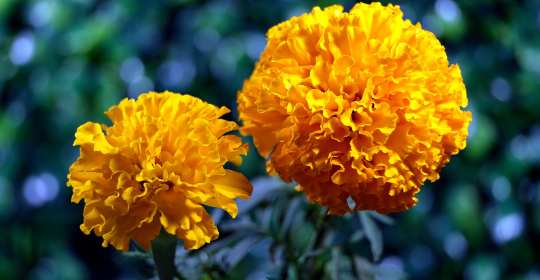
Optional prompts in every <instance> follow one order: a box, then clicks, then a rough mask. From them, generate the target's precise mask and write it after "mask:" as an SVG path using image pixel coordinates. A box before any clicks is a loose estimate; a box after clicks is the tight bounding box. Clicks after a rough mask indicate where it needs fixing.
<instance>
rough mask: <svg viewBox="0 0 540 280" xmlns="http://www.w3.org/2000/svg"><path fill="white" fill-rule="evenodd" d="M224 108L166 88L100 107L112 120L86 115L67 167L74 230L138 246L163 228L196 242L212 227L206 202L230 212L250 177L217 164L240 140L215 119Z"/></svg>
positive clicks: (242, 149)
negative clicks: (77, 224)
mask: <svg viewBox="0 0 540 280" xmlns="http://www.w3.org/2000/svg"><path fill="white" fill-rule="evenodd" d="M228 112H229V110H228V109H227V108H225V107H221V108H218V107H216V106H213V105H211V104H208V103H206V102H203V101H202V100H200V99H198V98H195V97H192V96H189V95H180V94H175V93H170V92H164V93H155V92H150V93H147V94H143V95H141V96H139V97H138V99H136V100H133V99H124V100H123V101H121V102H120V104H119V105H117V106H113V107H111V108H110V109H109V110H108V111H107V112H106V115H107V116H108V118H109V119H110V120H111V121H112V126H106V125H102V124H98V123H92V122H87V123H85V124H83V125H81V126H80V127H79V128H78V129H77V132H76V134H75V142H74V145H77V146H79V147H80V157H79V158H78V159H77V161H75V162H74V163H73V165H72V166H71V167H70V170H69V174H68V186H71V187H72V189H73V195H72V198H71V200H72V202H74V203H79V202H80V201H81V200H84V202H85V207H84V221H83V223H82V225H81V230H82V231H83V232H84V233H86V234H90V232H92V231H93V232H94V233H95V234H96V235H98V236H101V237H102V238H103V246H107V245H109V244H111V245H112V246H114V247H115V248H117V249H118V250H127V249H128V246H129V241H130V240H135V241H137V242H138V243H139V244H140V245H141V246H143V247H145V248H146V249H148V248H149V246H150V242H151V241H152V240H153V239H154V238H155V237H156V236H157V235H158V234H159V232H160V230H161V229H164V230H165V231H167V232H168V233H170V234H172V235H176V236H177V237H178V238H180V239H182V240H183V241H184V247H185V248H187V249H196V248H199V247H201V246H202V245H204V244H206V243H209V242H210V241H212V240H213V239H215V238H217V236H218V234H219V232H218V229H217V228H216V226H215V224H214V222H213V220H212V218H211V217H210V216H209V214H208V213H207V212H206V210H205V207H204V206H205V205H206V206H211V207H218V208H222V209H224V210H225V211H227V212H228V213H229V214H230V215H231V216H233V217H235V216H236V214H237V212H238V209H237V205H236V203H235V200H234V199H236V198H242V199H246V198H248V197H249V196H250V194H251V190H252V187H251V184H250V183H249V181H248V180H247V178H245V177H244V176H243V175H242V174H240V173H238V172H235V171H232V170H228V169H225V168H224V167H223V166H224V164H225V163H227V162H229V161H230V162H233V163H235V164H240V162H241V160H242V159H241V156H242V155H245V154H246V152H247V146H246V145H245V144H243V143H242V141H241V139H240V137H238V136H236V135H231V134H226V133H228V132H230V131H232V130H235V129H237V125H236V124H235V123H234V122H231V121H226V120H223V119H220V117H221V116H222V115H224V114H226V113H228Z"/></svg>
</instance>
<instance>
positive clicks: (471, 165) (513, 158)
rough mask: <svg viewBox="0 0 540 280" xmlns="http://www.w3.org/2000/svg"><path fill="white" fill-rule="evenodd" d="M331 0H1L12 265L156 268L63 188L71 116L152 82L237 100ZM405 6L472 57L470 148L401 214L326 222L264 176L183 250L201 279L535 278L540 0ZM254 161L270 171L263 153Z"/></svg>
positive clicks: (0, 88) (1, 230)
mask: <svg viewBox="0 0 540 280" xmlns="http://www.w3.org/2000/svg"><path fill="white" fill-rule="evenodd" d="M384 2H386V3H388V1H384ZM333 3H341V4H343V5H344V6H346V7H347V8H349V7H351V6H352V4H353V1H328V0H326V1H308V0H274V1H267V0H257V1H255V0H252V1H248V0H243V1H232V0H214V1H196V0H169V1H166V0H158V1H136V0H116V1H113V0H102V1H97V0H96V1H94V0H1V1H0V279H22V278H32V279H94V278H96V279H103V278H105V279H109V278H140V277H145V276H150V275H153V273H154V271H153V268H152V266H151V262H148V261H147V258H146V255H144V254H140V253H137V251H134V252H133V253H130V254H131V255H132V257H130V258H126V257H125V255H124V254H120V253H118V252H115V251H114V250H113V249H111V248H106V249H104V248H101V246H100V240H99V239H98V238H96V237H94V236H84V235H83V234H82V233H81V232H80V231H79V229H78V224H79V223H80V222H81V219H82V216H81V211H82V207H81V206H75V205H72V204H70V203H69V197H70V190H69V189H67V188H65V187H63V185H64V184H65V174H66V172H67V168H68V167H69V164H70V163H71V162H72V161H73V160H74V159H75V158H76V156H77V151H76V149H74V148H73V147H72V146H71V143H72V141H73V134H74V131H75V129H76V127H77V126H78V125H80V124H81V123H83V122H85V121H88V120H93V121H105V117H104V116H103V114H102V113H103V111H105V110H106V109H107V108H108V107H109V106H111V105H112V104H114V103H117V102H118V101H119V100H121V99H122V98H124V97H126V96H131V97H135V96H137V94H139V93H141V92H144V91H147V90H151V89H154V90H160V91H161V90H172V91H177V92H186V93H190V94H193V95H195V96H198V97H201V98H203V99H205V100H207V101H209V102H212V103H215V104H218V105H225V106H228V107H231V108H233V109H234V108H235V96H236V92H237V90H238V89H239V88H240V86H241V84H242V81H243V80H244V79H245V78H246V77H247V76H248V75H249V73H250V71H251V70H252V67H253V65H254V62H255V61H256V59H257V57H258V55H259V54H260V52H261V50H262V49H263V47H264V44H265V37H264V32H265V31H266V30H267V29H268V28H269V27H270V26H272V25H274V24H276V23H278V22H280V21H283V20H285V19H287V18H289V17H290V16H293V15H297V14H300V13H303V12H305V11H308V10H309V9H310V8H311V6H313V5H320V6H327V5H329V4H333ZM394 3H395V2H394ZM399 4H400V5H401V7H402V9H403V10H404V13H405V16H406V17H407V18H409V19H411V20H412V21H413V22H420V23H421V24H422V25H423V26H424V27H425V28H427V29H429V30H431V31H433V32H434V33H435V34H436V35H437V36H438V37H439V38H440V39H441V41H442V42H443V44H444V45H445V46H446V49H447V52H448V55H449V60H450V61H451V62H452V63H458V64H459V65H460V67H461V69H462V73H463V75H464V78H465V82H466V85H467V88H468V93H469V98H470V105H469V109H470V110H471V111H473V116H474V120H473V123H472V125H471V128H470V138H469V141H468V143H469V144H468V148H467V149H466V150H465V151H464V152H463V153H461V154H460V155H459V156H457V157H455V158H454V159H453V160H452V162H451V163H450V164H449V166H447V167H446V168H445V169H444V170H443V172H442V174H441V179H440V180H439V181H437V182H436V183H434V184H428V185H426V186H424V188H423V190H422V192H421V193H420V202H419V204H418V206H416V207H415V208H414V209H412V210H411V211H409V212H406V213H403V214H399V215H393V216H392V219H393V220H394V221H395V223H394V224H393V225H383V224H384V222H382V221H381V219H382V220H383V221H386V218H384V217H381V216H378V215H375V214H373V213H359V214H357V215H348V216H345V217H327V218H325V220H324V221H323V222H321V221H320V219H321V217H324V216H322V215H321V209H319V208H318V207H316V206H314V205H312V204H309V203H307V202H306V201H305V199H304V198H303V197H302V196H301V195H299V194H296V193H294V192H293V191H292V190H291V188H290V187H289V188H285V189H284V188H277V187H276V188H275V189H272V188H271V187H270V185H272V184H275V185H280V183H275V182H274V183H272V182H271V181H268V180H271V179H268V178H262V177H261V178H262V179H260V180H262V181H260V182H259V183H257V182H258V181H257V180H255V191H256V192H261V195H260V196H258V198H256V199H254V200H251V201H248V202H246V204H244V206H243V207H245V208H244V209H243V210H242V211H243V214H242V215H240V216H239V218H238V219H237V220H230V219H228V218H226V217H223V218H222V219H218V217H219V216H221V215H222V214H219V213H218V212H215V213H214V214H215V215H216V219H218V220H220V228H221V231H222V235H221V238H220V239H219V240H218V241H217V242H215V243H213V244H212V245H210V246H207V247H205V248H204V249H202V250H200V251H197V252H190V253H187V252H184V251H183V250H181V249H179V252H178V258H177V264H178V266H179V270H181V271H183V272H185V273H186V275H187V276H189V277H194V276H196V275H204V276H203V277H206V278H212V277H213V278H219V277H221V276H224V275H227V276H229V278H246V277H247V278H249V277H252V278H251V279H260V278H263V277H265V276H266V277H273V278H277V279H280V278H283V277H285V276H287V277H289V278H291V279H295V277H296V278H305V277H307V276H311V275H305V274H304V272H303V268H304V267H309V268H310V269H311V271H313V272H314V273H316V275H314V276H315V277H318V278H327V279H348V278H363V279H366V278H372V277H375V278H395V277H401V276H402V275H403V274H402V273H403V272H405V273H406V274H407V275H408V277H410V278H412V279H418V278H420V279H430V278H434V277H438V278H442V279H453V278H466V279H540V265H539V263H540V250H538V249H539V248H540V190H539V189H540V109H539V108H540V94H539V92H540V1H538V0H520V1H510V0H477V1H466V0H436V1H431V0H417V1H412V0H410V1H399ZM236 116H237V114H236V112H235V111H234V110H233V114H231V115H229V116H228V117H229V118H230V119H236ZM241 169H242V171H243V172H245V173H246V174H247V175H249V176H250V177H252V178H255V177H257V176H261V175H264V164H263V160H262V159H261V158H260V157H258V156H257V154H256V152H255V151H254V150H252V151H251V153H250V154H249V156H248V157H247V158H246V160H245V163H244V164H243V165H242V167H241ZM268 189H272V190H268ZM266 191H268V192H270V191H271V192H272V193H267V192H266ZM245 205H248V206H245ZM248 209H249V211H247V210H248ZM378 231H382V236H383V237H382V238H380V237H379V236H378V234H377V232H378ZM383 240H384V242H382V241H383ZM383 243H384V246H383ZM382 247H384V251H382V252H381V250H382ZM379 255H380V259H379V258H378V257H379ZM388 271H392V272H395V273H396V274H390V275H387V274H384V273H386V272H388ZM248 276H249V277H248Z"/></svg>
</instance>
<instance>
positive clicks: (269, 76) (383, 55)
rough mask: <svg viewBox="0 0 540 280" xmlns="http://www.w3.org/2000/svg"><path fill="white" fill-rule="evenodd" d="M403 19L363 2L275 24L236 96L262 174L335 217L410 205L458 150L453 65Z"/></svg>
mask: <svg viewBox="0 0 540 280" xmlns="http://www.w3.org/2000/svg"><path fill="white" fill-rule="evenodd" d="M402 17H403V14H402V12H401V10H400V8H399V7H398V6H393V5H388V6H383V5H381V4H380V3H372V4H364V3H360V4H357V5H355V6H354V7H353V8H352V10H351V11H350V12H349V13H346V12H343V8H342V7H341V6H331V7H328V8H326V9H324V10H321V9H320V8H318V7H315V8H314V9H313V10H312V11H311V12H310V13H308V14H304V15H302V16H299V17H293V18H291V19H289V20H287V21H285V22H283V23H280V24H278V25H277V26H274V27H272V28H271V29H270V30H269V31H268V34H267V37H268V43H267V46H266V49H265V50H264V51H263V53H262V55H261V58H260V61H259V62H258V63H257V65H256V67H255V70H254V72H253V74H252V75H251V77H250V78H249V79H248V80H247V81H246V82H245V83H244V86H243V89H242V90H241V91H240V93H239V96H238V106H239V112H240V118H241V119H242V121H243V127H242V131H243V132H244V133H247V134H251V135H252V136H253V139H254V142H255V145H256V146H257V148H258V151H259V152H260V154H262V155H263V156H265V157H269V159H268V162H267V169H268V170H269V172H277V173H278V174H279V175H280V176H281V177H282V178H283V179H284V180H286V181H292V180H294V181H296V182H297V183H298V189H300V190H303V191H304V192H305V193H306V195H307V196H308V198H309V199H310V200H311V201H314V202H317V203H319V204H322V205H324V206H327V207H328V208H329V211H330V212H331V213H334V214H343V213H346V212H349V211H351V210H363V209H369V210H376V211H379V212H382V213H387V212H396V211H403V210H405V209H408V208H410V207H411V206H413V205H414V204H415V203H416V198H415V194H416V193H417V192H418V191H419V189H420V187H421V185H422V184H423V183H424V182H425V181H426V180H430V181H435V180H437V179H438V178H439V171H440V170H441V168H442V167H443V166H444V165H445V164H446V163H447V162H448V161H449V159H450V157H451V156H452V155H455V154H457V153H458V152H459V151H460V150H462V149H464V148H465V144H466V143H465V141H466V137H467V128H468V124H469V122H470V120H471V114H470V113H469V112H464V111H462V108H463V107H465V106H466V105H467V96H466V90H465V86H464V84H463V80H462V77H461V73H460V69H459V67H458V66H457V65H450V66H449V65H448V59H447V57H446V53H445V50H444V47H443V46H442V45H441V44H440V43H439V41H438V40H437V38H436V37H435V36H434V35H433V34H432V33H431V32H429V31H426V30H423V29H422V27H421V26H420V24H416V25H413V24H412V23H411V22H410V21H409V20H404V19H403V18H402ZM349 199H353V200H354V202H355V203H354V204H355V207H353V209H350V207H349V206H348V200H349Z"/></svg>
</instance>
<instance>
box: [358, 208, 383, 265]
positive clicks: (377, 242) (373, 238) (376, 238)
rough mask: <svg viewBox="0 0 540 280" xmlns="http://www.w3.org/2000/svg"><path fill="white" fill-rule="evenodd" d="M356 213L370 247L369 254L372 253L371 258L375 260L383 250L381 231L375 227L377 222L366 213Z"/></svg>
mask: <svg viewBox="0 0 540 280" xmlns="http://www.w3.org/2000/svg"><path fill="white" fill-rule="evenodd" d="M358 215H359V217H360V222H361V224H362V227H363V228H364V231H365V232H366V237H367V239H368V241H369V244H370V247H371V254H372V255H373V259H374V260H375V261H378V260H379V259H380V257H381V255H382V250H383V241H382V234H381V231H380V230H379V228H378V227H377V224H375V222H374V221H373V220H372V219H371V218H370V216H369V215H368V213H366V212H360V213H359V214H358Z"/></svg>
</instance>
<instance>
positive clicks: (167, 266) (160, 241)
mask: <svg viewBox="0 0 540 280" xmlns="http://www.w3.org/2000/svg"><path fill="white" fill-rule="evenodd" d="M176 241H177V239H176V237H175V236H172V235H170V234H167V233H165V232H162V233H161V234H160V235H159V236H158V237H157V238H156V239H154V240H153V241H152V256H153V257H154V262H155V264H156V269H157V272H158V275H159V279H160V280H172V279H173V278H174V276H177V275H178V272H177V271H176V266H175V265H174V255H175V254H176Z"/></svg>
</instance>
